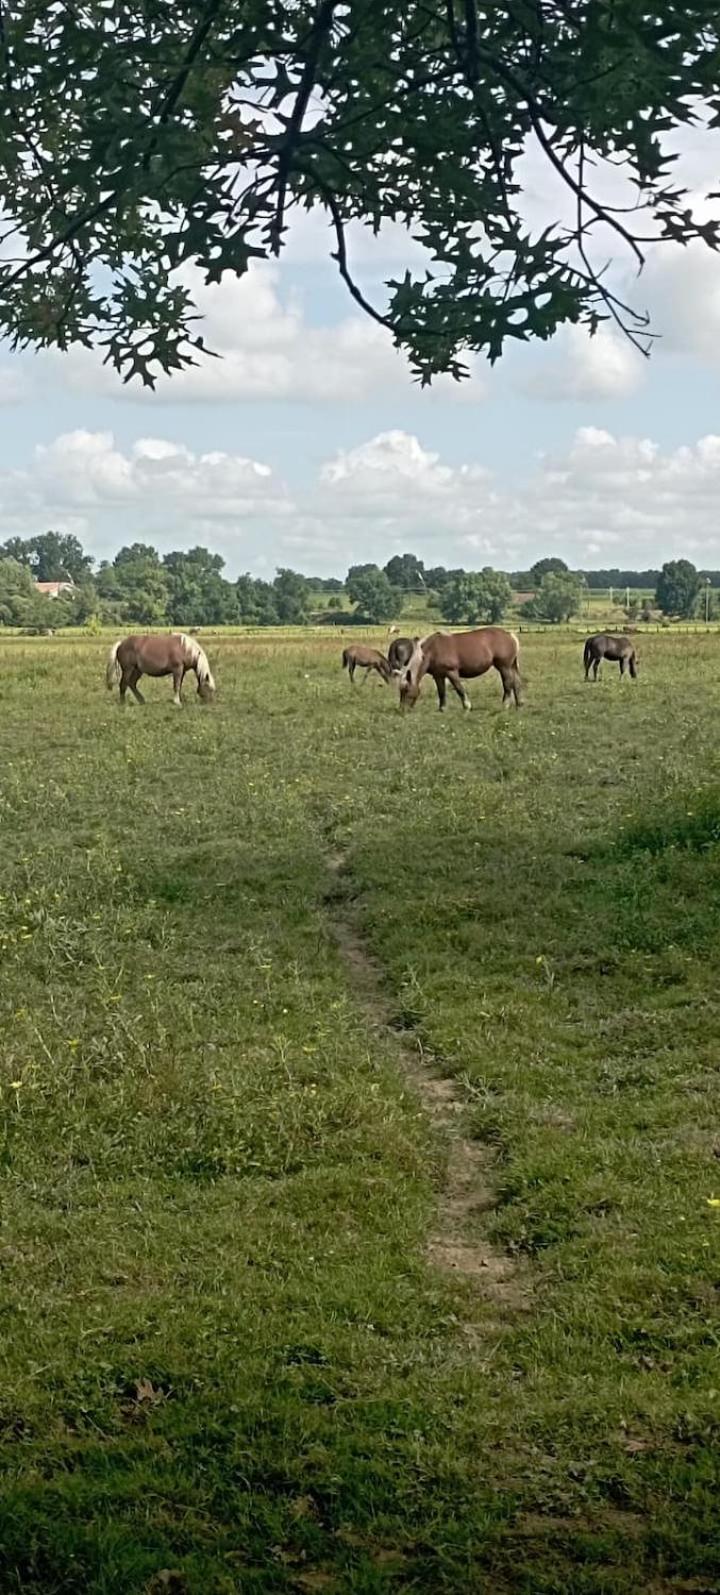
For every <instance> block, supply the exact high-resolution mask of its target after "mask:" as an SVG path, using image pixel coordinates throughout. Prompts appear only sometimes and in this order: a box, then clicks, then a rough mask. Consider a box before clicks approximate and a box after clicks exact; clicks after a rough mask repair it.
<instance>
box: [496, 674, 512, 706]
mask: <svg viewBox="0 0 720 1595" xmlns="http://www.w3.org/2000/svg"><path fill="white" fill-rule="evenodd" d="M495 669H496V670H497V672H498V675H499V677H500V680H501V682H502V687H503V695H502V704H501V706H500V707H501V708H502V709H509V708H510V705H511V703H512V701H513V692H514V691H515V671H514V670H513V669H512V667H509V666H508V665H496V666H495Z"/></svg>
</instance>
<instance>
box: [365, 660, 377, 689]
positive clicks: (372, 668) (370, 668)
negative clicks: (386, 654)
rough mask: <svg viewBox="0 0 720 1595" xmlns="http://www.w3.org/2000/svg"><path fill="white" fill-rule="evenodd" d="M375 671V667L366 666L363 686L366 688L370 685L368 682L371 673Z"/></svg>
mask: <svg viewBox="0 0 720 1595" xmlns="http://www.w3.org/2000/svg"><path fill="white" fill-rule="evenodd" d="M374 669H375V666H374V665H366V666H365V674H364V676H363V686H364V687H366V686H367V684H368V682H369V680H370V671H371V670H374Z"/></svg>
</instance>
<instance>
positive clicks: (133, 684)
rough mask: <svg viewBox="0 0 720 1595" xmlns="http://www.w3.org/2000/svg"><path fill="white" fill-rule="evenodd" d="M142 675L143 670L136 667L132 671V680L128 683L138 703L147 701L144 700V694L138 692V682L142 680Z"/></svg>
mask: <svg viewBox="0 0 720 1595" xmlns="http://www.w3.org/2000/svg"><path fill="white" fill-rule="evenodd" d="M141 675H142V670H138V667H137V665H136V666H135V669H134V670H133V671H132V674H131V676H130V680H129V682H128V685H129V687H130V691H131V693H132V695H133V697H134V699H135V702H136V703H144V702H145V699H144V698H143V695H142V693H141V692H139V691H138V682H139V680H140V677H141Z"/></svg>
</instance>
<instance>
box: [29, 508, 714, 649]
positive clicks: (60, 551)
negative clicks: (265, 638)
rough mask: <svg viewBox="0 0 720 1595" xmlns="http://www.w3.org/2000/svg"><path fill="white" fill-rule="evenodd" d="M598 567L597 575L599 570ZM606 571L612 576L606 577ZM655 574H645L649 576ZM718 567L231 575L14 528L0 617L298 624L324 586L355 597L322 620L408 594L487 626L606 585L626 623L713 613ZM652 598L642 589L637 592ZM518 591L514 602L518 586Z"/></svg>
mask: <svg viewBox="0 0 720 1595" xmlns="http://www.w3.org/2000/svg"><path fill="white" fill-rule="evenodd" d="M600 576H602V577H603V581H602V583H601V582H600V581H599V580H598V578H599V577H600ZM607 578H610V579H609V580H608V579H607ZM650 578H652V580H650ZM55 581H61V582H66V583H68V584H69V585H70V589H71V590H69V591H67V592H64V593H62V594H61V595H60V596H59V597H57V598H52V599H51V598H48V597H46V596H45V595H44V594H43V593H42V592H40V591H38V587H37V585H36V584H37V583H38V582H55ZM716 583H718V584H720V572H718V571H698V570H697V569H696V567H695V566H694V565H693V564H692V563H691V562H690V561H689V560H684V559H680V560H670V561H668V562H666V564H664V565H663V566H662V568H661V569H660V570H657V571H641V572H632V571H621V570H607V571H601V572H598V571H580V570H576V571H573V570H570V569H569V568H568V566H567V565H566V563H565V561H564V560H562V559H559V558H557V557H556V556H549V557H547V558H544V559H539V560H537V561H536V562H535V564H534V565H533V566H532V567H531V568H530V569H529V570H527V571H513V572H510V573H506V572H504V571H500V570H495V569H493V568H492V567H491V566H489V565H487V566H485V567H484V568H483V569H482V570H479V571H467V570H464V569H462V568H460V567H457V568H452V569H448V568H446V567H445V566H444V565H435V566H425V564H424V562H423V561H422V560H421V559H419V558H418V556H417V555H415V554H410V553H406V554H394V555H393V557H392V558H391V559H389V560H388V561H387V563H386V564H385V565H384V566H383V567H380V566H379V565H377V564H374V563H366V564H359V565H351V567H350V569H349V571H348V573H347V576H346V577H345V579H344V581H343V580H341V579H340V578H339V577H335V576H332V577H325V578H320V577H310V576H304V575H302V574H301V573H300V572H299V571H293V570H290V569H287V568H281V569H279V570H278V571H277V572H276V574H275V576H274V578H273V579H272V580H271V581H265V580H263V579H262V578H259V577H256V576H251V575H249V574H244V575H242V576H239V577H237V578H236V579H235V580H231V579H229V578H228V577H226V576H225V575H224V560H223V558H222V556H221V555H220V554H213V553H211V552H210V551H209V550H208V549H206V548H200V547H198V548H191V549H189V550H176V551H174V552H172V553H169V554H165V555H164V556H161V555H160V554H159V553H158V551H157V549H155V548H153V547H152V546H151V545H149V544H147V543H131V544H129V545H127V546H125V547H123V548H120V549H119V550H118V552H117V554H116V555H115V558H114V559H113V560H112V561H109V560H104V561H102V563H101V564H100V565H99V566H98V567H97V568H95V567H94V561H93V559H92V557H91V555H89V554H88V553H86V552H85V550H84V549H83V547H82V544H81V543H80V541H79V540H78V538H77V537H74V536H73V535H71V534H67V533H59V532H54V531H50V532H44V533H42V534H41V535H40V536H37V537H32V538H26V539H23V538H19V537H11V538H9V539H8V540H7V542H5V543H4V544H2V545H0V625H5V626H20V627H23V628H26V629H29V630H40V629H45V628H47V627H50V628H54V627H55V626H74V625H77V626H82V625H84V626H87V625H97V626H100V625H103V624H106V625H109V624H115V623H117V624H118V625H120V624H128V625H131V626H153V625H155V626H166V625H170V626H189V627H192V626H227V625H247V626H282V625H284V626H289V625H293V626H297V625H304V624H306V623H307V622H308V621H309V620H310V619H311V618H312V617H313V613H314V612H316V611H317V609H318V600H319V597H320V595H321V594H322V595H324V597H325V599H326V605H327V603H330V604H331V601H332V598H333V596H337V599H338V603H340V601H341V599H342V598H343V597H344V598H346V599H349V601H350V603H351V604H352V605H353V609H352V611H350V612H349V611H348V610H347V609H346V608H338V609H336V610H333V609H332V607H330V608H328V607H325V609H323V611H322V618H324V619H325V620H326V621H329V620H332V619H338V620H345V621H346V622H347V621H348V620H353V621H358V622H362V623H365V624H368V625H379V624H382V623H383V622H384V621H388V620H394V619H397V617H398V616H399V615H400V613H401V612H402V608H403V604H404V602H405V600H406V599H407V598H408V597H409V596H410V595H421V596H423V597H424V598H425V599H426V601H427V606H428V607H432V608H433V609H435V610H436V611H438V612H439V614H440V616H441V617H442V619H443V620H444V621H448V622H450V623H451V624H456V625H462V624H468V625H474V624H478V623H481V622H490V623H494V622H497V621H500V620H502V619H503V617H504V616H505V615H506V614H507V613H508V611H509V610H510V609H511V608H512V609H513V611H514V612H517V613H519V616H520V619H521V620H522V619H525V620H528V621H531V620H537V621H545V622H551V623H552V622H555V623H559V622H562V621H567V620H570V619H572V617H573V616H574V615H577V614H579V613H580V612H581V611H582V608H583V604H584V603H585V602H586V600H587V597H588V594H589V593H590V592H591V591H593V590H597V589H598V587H600V586H602V587H603V588H605V589H608V588H614V589H615V590H616V591H617V593H618V595H621V594H622V591H623V589H630V590H632V592H633V596H632V598H629V593H628V595H627V597H628V602H627V603H626V605H625V614H626V618H627V620H628V622H631V621H634V620H642V619H644V620H648V619H650V618H652V616H653V614H654V613H655V611H656V610H660V612H661V613H662V614H663V615H666V616H674V617H678V618H689V617H691V616H693V615H695V614H697V613H700V614H701V615H704V614H705V613H706V611H707V612H708V614H709V613H711V612H714V595H713V594H712V591H711V589H712V587H713V586H714V585H715V584H716ZM639 587H642V588H644V589H645V594H646V595H647V592H648V589H650V588H653V589H654V598H650V597H648V596H645V597H643V598H641V597H640V596H639V594H638V591H637V589H638V588H639ZM518 593H521V594H525V595H527V596H525V597H524V598H523V599H522V600H521V601H520V603H519V604H518V598H517V594H518Z"/></svg>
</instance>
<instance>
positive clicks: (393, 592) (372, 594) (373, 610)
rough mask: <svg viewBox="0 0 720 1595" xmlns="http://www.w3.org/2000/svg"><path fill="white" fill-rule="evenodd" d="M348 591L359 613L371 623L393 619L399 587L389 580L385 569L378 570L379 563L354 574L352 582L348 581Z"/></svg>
mask: <svg viewBox="0 0 720 1595" xmlns="http://www.w3.org/2000/svg"><path fill="white" fill-rule="evenodd" d="M347 591H348V597H349V598H350V599H351V601H352V603H354V604H356V605H357V612H358V614H359V615H362V617H363V619H364V620H367V621H368V622H369V624H370V625H373V626H377V625H379V624H380V622H381V621H383V620H391V619H392V617H393V615H394V614H395V613H396V611H397V607H398V594H397V588H396V587H393V586H392V583H391V582H389V581H388V578H387V576H386V575H385V572H384V570H378V567H377V565H374V566H371V567H370V568H368V569H366V570H365V571H364V573H363V574H361V575H359V576H354V577H353V579H352V582H350V581H348V584H347Z"/></svg>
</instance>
